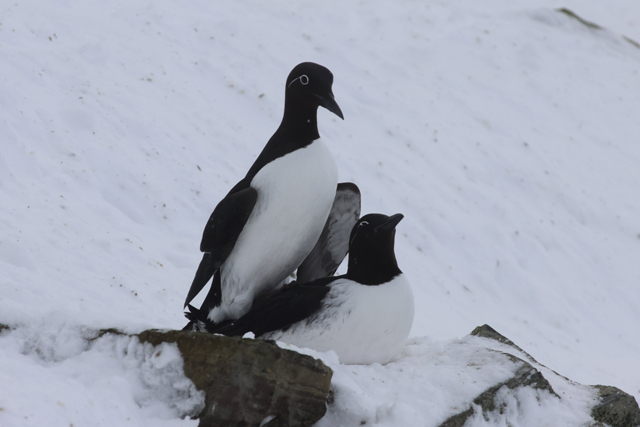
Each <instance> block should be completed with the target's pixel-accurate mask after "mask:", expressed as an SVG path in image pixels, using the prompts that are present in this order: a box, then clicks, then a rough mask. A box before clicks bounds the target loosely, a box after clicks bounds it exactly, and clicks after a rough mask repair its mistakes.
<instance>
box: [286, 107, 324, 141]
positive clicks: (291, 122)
mask: <svg viewBox="0 0 640 427" xmlns="http://www.w3.org/2000/svg"><path fill="white" fill-rule="evenodd" d="M280 132H282V133H284V134H287V135H290V137H293V138H295V139H296V140H298V141H300V143H301V144H302V146H304V145H307V144H309V143H311V141H315V140H316V139H318V138H320V134H319V133H318V106H317V105H300V104H297V105H296V106H295V107H294V106H290V105H285V108H284V116H283V117H282V123H280V127H279V128H278V131H277V132H276V133H280Z"/></svg>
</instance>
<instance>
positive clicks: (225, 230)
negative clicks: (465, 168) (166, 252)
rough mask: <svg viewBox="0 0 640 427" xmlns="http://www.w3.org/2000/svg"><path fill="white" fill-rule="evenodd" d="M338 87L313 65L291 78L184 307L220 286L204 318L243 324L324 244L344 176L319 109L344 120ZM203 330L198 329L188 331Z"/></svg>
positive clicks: (221, 210) (224, 205)
mask: <svg viewBox="0 0 640 427" xmlns="http://www.w3.org/2000/svg"><path fill="white" fill-rule="evenodd" d="M332 84H333V75H332V74H331V72H330V71H329V70H328V69H327V68H325V67H323V66H321V65H318V64H314V63H311V62H305V63H302V64H299V65H297V66H296V67H295V68H294V69H293V70H292V71H291V73H290V74H289V76H288V78H287V81H286V88H285V103H284V116H283V118H282V122H281V124H280V126H279V127H278V129H277V130H276V132H275V133H274V135H273V136H272V137H271V139H269V141H268V142H267V145H266V146H265V147H264V149H263V150H262V152H261V153H260V155H259V156H258V158H257V159H256V161H255V163H254V164H253V165H252V166H251V168H250V169H249V171H248V172H247V175H246V176H245V177H244V178H243V179H242V180H241V181H240V182H238V183H237V184H236V185H235V186H234V187H233V188H232V189H231V191H229V193H228V194H227V195H226V196H225V198H224V199H222V200H221V201H220V203H219V204H218V205H217V206H216V208H215V209H214V211H213V213H212V214H211V217H210V218H209V221H208V222H207V224H206V226H205V229H204V232H203V236H202V242H201V244H200V250H201V251H202V252H204V255H203V257H202V261H201V262H200V265H199V267H198V270H197V272H196V274H195V277H194V279H193V283H192V284H191V288H190V289H189V292H188V294H187V298H186V300H185V303H184V306H185V307H186V306H187V305H188V304H189V303H190V302H191V301H192V300H193V298H194V297H195V296H196V295H197V294H198V293H199V292H200V291H201V290H202V288H203V287H204V286H205V285H206V284H207V283H208V282H209V280H212V282H211V288H210V290H209V293H208V294H207V296H206V298H205V299H204V302H203V304H202V306H201V308H200V310H198V315H199V316H200V315H202V314H205V315H206V317H207V319H208V320H209V321H212V322H222V321H224V320H227V319H238V318H239V317H241V316H242V315H244V314H245V313H247V312H248V311H249V309H250V308H251V306H252V304H253V301H254V299H255V298H257V297H260V296H262V295H265V294H267V293H270V292H273V291H274V290H276V289H277V288H278V287H280V286H281V285H282V283H283V281H284V279H285V278H286V277H287V276H289V275H290V274H291V273H293V272H294V271H295V270H296V268H297V267H298V266H299V265H300V264H301V263H302V261H303V260H304V259H305V257H306V256H307V255H308V254H309V252H310V251H311V250H312V248H313V247H314V245H315V244H316V242H317V241H318V238H319V237H320V234H321V232H322V230H323V227H324V226H325V223H326V221H327V218H328V215H329V212H330V210H331V207H332V204H333V201H334V197H335V194H336V186H337V176H338V174H337V168H336V163H335V160H334V158H333V156H332V155H331V153H330V152H329V150H328V149H327V146H326V145H325V144H324V142H322V140H321V139H320V135H319V133H318V124H317V110H318V107H319V106H322V107H324V108H326V109H328V110H329V111H331V112H333V113H334V114H336V115H337V116H338V117H340V118H344V117H343V115H342V111H341V110H340V107H339V106H338V104H337V103H336V101H335V99H334V96H333V92H332ZM190 309H191V306H190ZM187 314H188V313H187ZM187 317H189V316H188V315H187ZM195 326H196V325H195V324H194V323H193V322H190V323H189V324H188V325H187V326H186V327H185V329H194V328H195Z"/></svg>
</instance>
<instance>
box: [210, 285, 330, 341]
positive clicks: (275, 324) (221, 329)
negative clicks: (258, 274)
mask: <svg viewBox="0 0 640 427" xmlns="http://www.w3.org/2000/svg"><path fill="white" fill-rule="evenodd" d="M338 278H339V276H336V277H326V278H323V279H320V280H316V281H314V282H313V283H307V284H304V285H302V284H299V283H296V282H292V283H290V284H288V285H287V286H286V287H285V288H283V289H281V290H280V291H278V292H276V293H275V294H273V295H271V296H270V297H268V298H265V299H264V300H262V301H261V302H259V303H258V304H256V305H254V307H253V308H252V309H251V311H249V312H248V313H247V314H245V315H244V316H242V317H241V318H240V319H238V320H235V321H231V322H229V321H226V322H223V323H221V324H219V325H215V324H212V323H211V322H207V330H208V331H209V332H212V333H216V334H223V335H227V336H243V335H244V334H246V333H247V332H253V333H254V334H255V335H256V337H259V336H260V335H263V334H265V333H267V332H271V331H277V330H280V329H285V330H286V329H287V328H288V327H290V326H291V325H293V324H294V323H296V322H299V321H301V320H304V319H306V318H308V317H309V316H311V315H312V314H313V313H315V312H316V311H318V310H319V309H320V308H321V307H322V300H323V299H324V297H325V295H326V294H327V292H329V289H331V288H330V287H329V286H328V284H330V283H331V282H333V281H334V280H336V279H338Z"/></svg>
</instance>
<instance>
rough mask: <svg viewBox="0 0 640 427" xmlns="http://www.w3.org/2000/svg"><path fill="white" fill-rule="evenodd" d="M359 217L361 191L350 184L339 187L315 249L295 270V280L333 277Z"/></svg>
mask: <svg viewBox="0 0 640 427" xmlns="http://www.w3.org/2000/svg"><path fill="white" fill-rule="evenodd" d="M359 218H360V190H359V189H358V186H357V185H355V184H354V183H352V182H342V183H340V184H338V190H337V191H336V198H335V200H334V201H333V207H332V208H331V212H330V213H329V218H327V223H326V224H325V226H324V229H323V230H322V234H321V235H320V238H319V239H318V242H317V243H316V245H315V247H314V248H313V249H312V250H311V252H310V253H309V255H308V256H307V258H306V259H305V260H304V261H303V262H302V264H300V267H298V281H299V282H300V283H308V282H311V281H312V280H316V279H319V278H321V277H326V276H333V274H334V273H335V272H336V270H337V269H338V267H339V266H340V264H341V263H342V261H343V260H344V257H346V256H347V253H348V252H349V235H350V234H351V229H352V228H353V226H354V225H355V224H356V222H357V221H358V219H359Z"/></svg>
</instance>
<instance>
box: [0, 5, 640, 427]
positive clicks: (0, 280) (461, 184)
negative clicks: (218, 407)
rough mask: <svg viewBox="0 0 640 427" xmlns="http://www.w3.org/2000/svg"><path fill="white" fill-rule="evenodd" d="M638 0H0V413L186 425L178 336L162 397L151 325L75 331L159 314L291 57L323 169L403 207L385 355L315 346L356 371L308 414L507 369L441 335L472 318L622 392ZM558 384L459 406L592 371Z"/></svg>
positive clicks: (627, 372)
mask: <svg viewBox="0 0 640 427" xmlns="http://www.w3.org/2000/svg"><path fill="white" fill-rule="evenodd" d="M560 7H566V8H568V9H570V10H572V11H573V12H575V13H577V14H578V15H579V16H581V17H582V18H584V19H586V20H587V21H591V22H595V23H597V24H598V25H600V26H602V27H604V29H602V30H595V29H591V28H588V27H586V26H585V25H583V24H581V23H580V22H578V21H577V20H575V19H573V18H571V17H569V16H567V15H566V14H563V13H559V12H557V11H556V10H555V9H557V8H560ZM637 11H638V5H637V2H635V1H634V0H618V1H616V2H614V3H611V2H596V1H594V0H589V1H584V0H582V1H579V0H566V1H562V2H560V1H557V0H541V1H538V2H536V3H535V5H532V4H525V3H523V2H517V1H504V0H503V1H499V0H489V1H486V2H482V3H478V2H473V1H471V0H462V1H458V2H445V1H434V2H429V3H425V2H417V1H409V0H407V1H403V2H394V3H390V2H385V1H381V0H377V1H376V0H374V1H370V2H366V3H356V2H352V3H344V2H340V3H338V2H336V1H326V2H321V3H319V2H308V1H304V2H296V3H289V2H286V3H285V2H271V3H269V4H266V3H263V2H258V1H255V0H248V1H245V2H242V3H240V2H234V3H225V4H218V3H212V2H205V1H202V0H194V1H192V2H189V3H188V4H184V3H178V2H175V1H170V0H159V1H156V2H153V3H149V2H142V1H137V0H133V1H128V2H122V1H119V2H118V1H116V2H96V1H79V0H68V1H65V2H53V3H46V2H19V3H10V4H9V3H5V4H3V5H2V6H0V62H1V63H2V64H3V67H2V68H3V72H2V75H1V76H0V82H1V84H0V106H1V111H2V114H1V115H0V140H2V150H0V200H1V201H2V205H3V209H1V210H0V229H1V230H2V231H1V232H0V271H1V272H2V274H1V275H0V323H3V324H10V325H17V326H19V327H18V329H17V330H15V331H14V332H4V333H2V335H0V342H1V343H2V344H0V354H1V356H0V366H2V368H0V376H2V383H3V384H11V387H10V388H6V387H5V391H4V392H1V393H0V408H2V409H1V410H0V424H2V425H8V426H14V425H15V426H22V425H25V426H28V425H44V423H46V425H49V426H65V427H66V426H68V425H69V423H73V424H74V425H98V424H99V423H102V424H103V425H104V424H109V425H113V426H119V425H125V424H127V425H148V424H149V423H150V422H151V421H150V420H153V421H152V423H153V424H154V425H189V424H191V425H195V421H192V420H187V419H184V420H183V419H179V418H178V417H179V416H180V415H181V414H184V413H186V412H188V410H189V408H190V407H191V408H193V407H194V405H197V403H196V400H197V399H195V397H193V396H191V397H188V396H189V392H188V390H189V387H188V385H185V383H183V382H182V381H184V378H183V377H181V376H180V371H179V369H178V365H179V364H180V359H179V356H178V355H177V354H175V353H173V354H172V353H170V352H171V350H167V349H164V350H163V354H164V352H165V350H166V353H167V356H166V357H168V358H169V359H170V360H166V363H167V365H166V366H170V367H171V368H170V369H169V370H170V371H171V372H172V373H171V374H170V375H169V376H168V377H167V381H170V382H175V383H177V384H181V385H180V386H179V387H177V388H176V390H178V391H179V390H182V391H181V393H182V394H180V397H177V396H173V397H170V396H172V395H171V393H174V392H175V393H177V391H174V392H172V391H171V390H170V387H168V386H167V384H168V383H163V384H162V385H159V386H158V387H155V388H154V387H151V386H150V385H148V384H147V385H145V384H146V383H145V381H148V378H149V377H145V375H146V374H144V372H145V370H146V369H152V368H153V366H151V365H149V364H150V363H152V362H149V360H152V358H151V359H149V358H150V356H149V354H150V353H147V351H155V350H142V349H141V348H142V347H138V344H135V343H131V342H128V341H126V340H125V339H124V338H120V339H116V338H113V339H106V338H103V339H101V340H99V341H96V342H94V343H93V344H91V345H89V344H87V343H86V342H85V341H84V340H82V337H85V336H86V335H87V333H88V332H87V331H90V330H92V329H95V328H107V327H116V328H121V329H124V330H127V331H129V332H137V331H140V330H143V329H145V328H180V327H182V326H183V325H184V323H185V319H184V318H183V316H182V310H181V308H182V302H183V301H184V296H185V295H186V292H187V290H188V287H189V285H190V283H191V279H192V277H193V274H194V272H195V270H196V267H197V265H198V262H199V259H200V254H199V252H198V247H199V242H200V237H201V233H202V228H203V227H204V224H205V222H206V220H207V218H208V216H209V215H210V213H211V211H212V210H213V208H214V207H215V205H216V203H217V202H218V201H219V200H220V198H221V197H223V196H224V194H226V192H227V191H228V190H229V188H230V187H231V186H232V185H233V184H235V182H237V180H239V179H240V178H241V177H242V176H243V175H244V173H245V172H246V170H247V169H248V168H249V166H250V165H251V163H252V162H253V160H254V159H255V157H256V156H257V154H258V153H259V151H260V149H261V148H262V146H263V145H264V143H265V142H266V140H267V138H268V137H269V136H270V135H271V134H272V132H273V131H274V130H275V128H276V127H277V125H278V123H279V120H280V118H281V114H282V102H283V93H284V91H283V89H284V88H283V85H284V81H285V79H286V76H287V74H288V72H289V71H290V69H291V68H292V67H293V66H294V65H295V64H297V63H299V62H302V61H309V60H311V61H315V62H318V63H320V64H323V65H325V66H327V67H328V68H329V69H331V70H332V72H333V73H334V77H335V81H334V88H333V91H334V93H335V95H336V100H337V102H338V103H339V105H340V107H341V109H342V111H343V112H344V114H345V120H344V122H343V121H342V120H340V119H338V118H336V117H335V116H333V115H332V114H331V113H329V112H327V111H322V110H321V111H320V113H319V127H320V133H321V135H322V137H323V140H324V141H325V142H326V144H327V146H328V147H329V150H330V151H331V152H332V153H333V155H334V156H335V158H336V162H337V164H338V172H339V178H340V180H341V181H353V182H356V183H357V184H358V185H359V187H360V189H361V192H362V204H363V206H362V212H363V214H364V213H370V212H380V213H385V214H393V213H396V212H401V213H403V214H404V215H405V220H404V221H403V222H402V224H400V226H399V227H398V235H397V243H396V252H397V258H398V262H399V265H400V267H401V268H402V270H403V271H404V273H405V274H406V275H407V277H408V278H409V280H410V282H411V283H412V285H413V290H414V294H415V297H416V319H415V322H414V326H413V330H412V334H411V335H412V336H413V337H414V338H412V340H411V341H410V342H409V343H408V345H407V347H406V348H405V351H404V353H403V355H402V356H401V358H400V359H399V360H397V361H396V362H393V363H391V364H389V365H385V366H379V365H372V366H369V367H366V366H355V367H354V366H340V365H336V364H333V365H331V366H332V367H333V368H334V369H335V370H336V374H335V377H334V383H335V385H336V387H338V389H340V388H342V389H343V390H352V391H354V395H353V396H350V397H348V398H347V397H345V400H339V399H338V400H336V406H335V408H334V409H335V410H334V409H332V412H330V413H329V415H328V416H327V418H326V420H323V421H321V422H320V424H321V425H322V423H329V422H330V420H334V421H336V422H337V420H338V419H341V420H344V422H345V423H346V424H348V421H349V420H352V419H353V420H356V419H360V418H362V417H364V419H366V420H369V421H370V422H371V423H372V424H379V425H394V424H393V423H394V422H395V423H396V424H395V425H401V424H402V422H400V420H402V421H403V422H405V423H409V424H408V425H411V424H412V423H413V421H410V420H412V418H411V416H413V415H412V414H413V413H414V412H415V411H418V415H416V417H418V419H419V420H421V421H420V422H419V423H416V424H417V425H436V423H437V422H441V421H442V420H444V419H445V418H446V416H449V415H452V414H453V413H455V412H456V411H454V410H453V409H451V406H457V407H458V406H460V407H461V405H462V404H463V403H465V402H466V404H468V403H470V399H472V397H473V396H474V393H476V392H478V391H481V390H482V387H483V386H485V385H487V384H489V383H490V382H491V381H494V380H496V381H499V379H500V378H502V377H503V376H504V375H507V374H508V372H506V370H508V369H509V368H508V365H506V364H504V363H499V362H497V363H496V364H491V366H487V369H491V370H493V369H496V370H500V369H503V370H505V371H504V372H493V371H491V372H489V371H487V372H483V373H477V372H473V371H472V370H471V371H470V370H467V369H466V368H465V366H466V365H465V360H482V357H489V356H488V355H487V354H489V353H486V350H482V347H483V345H484V346H486V345H487V344H486V343H484V341H486V340H483V344H482V345H480V342H479V341H475V340H477V339H475V338H474V339H473V340H470V338H468V337H465V336H466V334H468V333H469V332H470V331H471V330H472V329H473V328H474V327H475V326H478V325H481V324H484V323H488V324H490V325H491V326H493V327H494V328H495V329H497V330H498V331H499V332H500V333H502V334H504V335H505V336H507V337H509V338H510V339H512V340H513V341H514V342H516V343H517V344H518V345H520V346H521V347H522V348H524V349H526V350H527V351H528V352H529V353H530V354H532V355H534V356H535V357H536V359H537V360H539V361H540V362H541V363H544V365H546V366H549V367H552V368H553V369H554V370H555V371H557V372H558V373H560V374H562V375H565V376H566V377H568V378H571V379H572V380H574V381H577V382H579V383H582V384H608V385H614V386H617V387H620V388H621V389H623V390H625V391H626V392H628V393H631V394H633V395H634V396H635V397H636V399H640V386H639V384H640V371H639V370H638V369H637V360H639V359H640V340H638V338H637V337H638V333H637V331H638V330H639V328H640V310H638V307H640V293H639V292H638V289H639V285H640V263H638V262H637V259H638V254H639V253H640V238H639V237H640V198H639V197H637V193H638V188H639V185H640V172H639V170H640V169H639V168H638V167H637V165H638V163H639V161H640V144H638V135H640V122H639V121H638V119H637V118H638V112H639V111H640V101H639V100H638V97H637V96H636V94H637V93H640V74H639V70H640V49H638V48H637V47H636V46H634V45H633V44H632V43H630V42H628V41H627V40H626V39H625V38H624V37H623V36H625V37H627V38H630V39H632V40H636V41H640V23H639V21H638V20H639V19H640V18H638V17H639V16H640V14H638V13H637ZM249 120H251V121H250V122H249ZM469 340H470V341H469ZM462 344H465V345H462ZM129 346H133V347H132V348H134V347H135V350H133V349H132V350H131V352H130V353H129V354H130V355H129V356H127V355H124V350H123V349H124V348H129ZM474 346H475V347H474ZM474 348H475V350H474ZM474 351H475V352H474ZM447 358H453V359H454V360H453V361H451V363H448V362H447ZM501 365H504V366H502V368H500V366H501ZM153 369H155V368H153ZM158 369H161V370H162V368H161V367H159V368H158ZM401 369H407V370H408V371H411V372H412V375H409V376H407V375H402V373H401V372H400V370H401ZM480 371H482V369H481V370H480ZM148 372H151V371H148ZM354 372H355V373H354ZM356 373H357V374H356ZM458 373H460V375H467V374H468V375H469V381H467V382H466V383H465V386H464V387H463V386H461V385H460V384H459V383H458V382H457V381H456V377H457V375H458ZM476 374H477V376H476ZM163 375H164V374H163ZM545 376H546V373H545ZM143 378H147V380H145V379H143ZM414 378H420V379H421V381H414ZM471 378H473V380H474V381H477V383H476V384H477V387H476V388H474V387H473V386H471V385H470V384H473V383H472V381H471ZM162 381H164V380H162ZM382 381H385V382H384V383H382ZM550 381H551V379H550ZM374 385H375V387H374ZM553 385H554V388H555V387H561V386H562V383H560V385H558V386H556V384H553ZM180 387H182V388H180ZM566 387H567V388H566V390H567V393H570V394H571V396H573V398H572V399H565V400H571V402H574V401H576V402H577V403H575V402H574V403H572V404H571V405H573V406H570V407H571V408H572V409H571V410H568V409H567V407H566V406H564V407H563V410H560V409H559V407H558V406H557V403H555V402H556V401H554V400H549V401H547V399H546V398H545V399H544V402H545V404H544V405H542V406H540V407H533V406H528V405H527V404H526V402H530V399H528V398H527V396H513V395H509V396H504V399H505V400H508V399H518V400H519V402H523V404H522V407H523V408H524V409H523V410H524V411H525V412H526V414H527V416H528V417H527V419H526V420H524V419H520V418H518V417H519V415H518V414H503V418H502V419H490V420H489V421H485V420H484V419H474V421H473V422H474V425H501V424H502V425H503V424H504V423H506V422H507V421H508V422H510V423H512V424H514V425H528V424H527V423H532V422H533V421H529V420H537V421H539V422H538V423H537V424H535V423H534V424H535V425H544V423H545V421H544V417H545V414H548V417H549V418H547V421H546V422H547V423H550V422H551V421H549V420H553V419H554V417H562V418H558V419H562V420H563V421H565V420H566V424H565V425H580V423H581V422H582V421H580V420H581V419H583V418H581V417H584V411H585V408H587V406H588V405H587V403H586V402H590V400H589V399H592V396H591V395H588V396H587V394H584V393H586V392H583V394H580V393H581V392H580V390H579V389H577V388H571V386H568V385H567V386H566ZM153 390H157V392H156V391H153ZM358 390H360V391H358ZM404 390H412V392H411V393H409V392H406V393H405V392H404ZM436 391H437V392H436ZM556 391H558V390H556ZM145 393H146V394H145ZM523 393H527V392H523ZM344 395H345V394H344V393H343V396H344ZM338 396H339V394H338ZM403 396H404V397H403ZM580 396H582V397H580ZM192 398H193V399H192ZM178 402H180V403H178ZM430 402H431V403H430ZM172 405H178V406H180V405H182V406H180V407H177V406H172ZM341 405H342V406H341ZM554 405H556V406H554ZM563 405H569V403H563ZM348 407H353V408H359V409H358V410H357V411H356V412H354V413H353V414H347V413H346V409H345V408H348ZM540 408H543V409H544V410H543V409H540ZM354 411H355V409H354ZM563 414H565V415H563ZM581 414H582V415H581ZM25 417H28V418H25ZM341 417H344V418H341ZM349 417H353V418H349ZM536 417H537V418H536ZM569 417H574V418H572V419H569ZM480 418H482V417H480ZM541 419H542V421H541ZM505 420H507V421H505ZM514 420H519V421H514ZM556 425H557V424H556Z"/></svg>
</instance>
